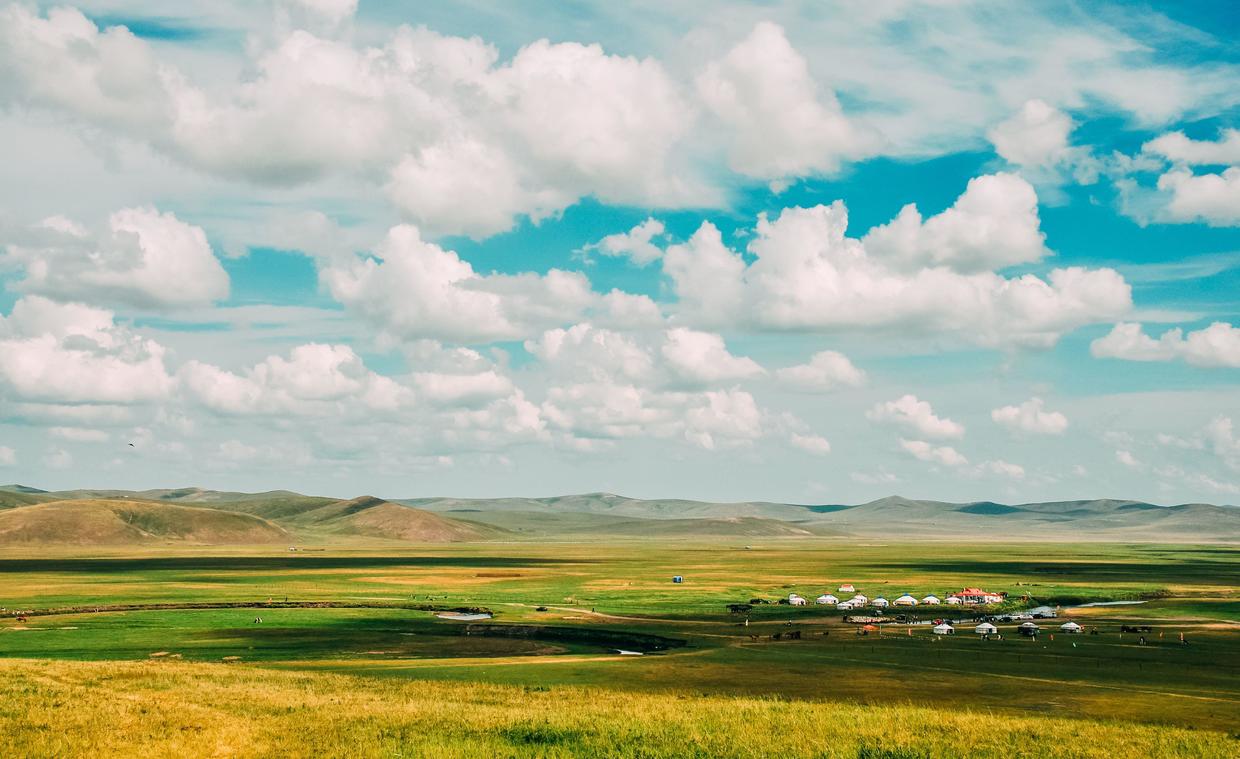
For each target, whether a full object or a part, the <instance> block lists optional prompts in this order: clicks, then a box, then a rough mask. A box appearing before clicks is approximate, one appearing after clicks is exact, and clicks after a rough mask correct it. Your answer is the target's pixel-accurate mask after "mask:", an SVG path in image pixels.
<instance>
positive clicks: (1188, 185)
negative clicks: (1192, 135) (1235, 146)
mask: <svg viewBox="0 0 1240 759" xmlns="http://www.w3.org/2000/svg"><path fill="white" fill-rule="evenodd" d="M1158 189H1159V190H1161V191H1163V192H1164V193H1167V194H1169V196H1170V197H1169V199H1168V201H1167V205H1166V208H1165V211H1164V213H1165V214H1166V216H1167V217H1168V218H1169V219H1171V220H1173V221H1199V220H1200V221H1204V222H1205V223H1207V224H1209V225H1210V226H1214V227H1234V226H1240V166H1232V167H1230V168H1228V169H1226V170H1225V171H1223V173H1221V174H1194V173H1193V172H1192V171H1191V170H1189V169H1186V168H1177V169H1172V170H1171V171H1168V172H1167V173H1166V174H1163V175H1162V176H1161V177H1159V178H1158Z"/></svg>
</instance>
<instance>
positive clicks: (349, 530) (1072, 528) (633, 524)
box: [0, 486, 1240, 543]
mask: <svg viewBox="0 0 1240 759" xmlns="http://www.w3.org/2000/svg"><path fill="white" fill-rule="evenodd" d="M69 499H73V500H89V499H95V500H98V499H128V500H142V501H156V502H160V503H174V504H178V505H187V506H188V505H192V506H198V507H203V508H210V509H217V510H220V511H228V512H236V513H243V514H252V515H254V516H258V517H262V518H263V519H267V520H269V521H272V522H275V523H277V524H279V525H281V526H283V527H285V528H286V529H288V530H290V531H293V532H306V531H308V533H307V534H308V535H310V536H314V535H318V536H323V537H331V536H336V537H342V536H353V537H368V538H382V539H387V540H405V541H419V542H450V541H468V540H488V539H493V538H496V537H502V538H510V537H512V536H513V535H514V534H515V535H521V536H525V537H527V538H532V537H565V538H573V539H586V538H597V539H607V538H612V537H658V536H663V537H668V538H688V537H717V536H736V537H738V538H744V537H790V538H792V537H808V536H812V535H839V536H856V537H865V538H884V539H888V538H893V537H897V536H898V537H900V538H912V537H917V538H934V539H959V538H971V539H980V540H985V539H989V538H991V537H993V536H996V535H1002V536H1004V537H1011V538H1021V539H1032V540H1062V539H1071V540H1074V541H1082V540H1098V541H1125V542H1211V543H1235V542H1240V508H1237V507H1235V506H1216V505H1211V504H1200V503H1192V504H1180V505H1175V506H1165V507H1164V506H1158V505H1155V504H1150V503H1145V502H1141V501H1131V500H1121V499H1097V500H1081V501H1057V502H1047V503H1022V504H1003V503H996V502H993V501H978V502H973V503H948V502H942V501H929V500H917V499H911V498H904V497H901V496H890V497H887V498H881V499H878V500H876V501H871V502H869V503H863V504H857V505H846V504H821V505H804V504H787V503H771V502H765V501H742V502H733V503H711V502H705V501H690V500H682V499H653V500H643V499H637V498H628V497H625V496H621V495H615V494H612V493H585V494H580V495H567V496H554V497H549V498H490V499H467V498H416V499H402V500H397V501H388V500H382V499H378V498H374V497H371V496H363V497H360V498H355V499H351V500H349V501H340V500H338V499H335V498H328V497H323V496H311V495H302V494H300V493H295V492H292V491H288V490H273V491H267V492H262V493H238V492H222V491H213V490H203V489H201V488H176V489H156V490H145V491H119V490H74V491H61V492H54V493H45V492H43V491H39V490H38V489H36V488H29V487H24V486H6V487H3V488H0V509H6V508H14V507H17V506H23V505H30V504H35V503H42V502H47V501H51V500H69Z"/></svg>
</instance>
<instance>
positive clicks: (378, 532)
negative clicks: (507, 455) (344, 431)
mask: <svg viewBox="0 0 1240 759" xmlns="http://www.w3.org/2000/svg"><path fill="white" fill-rule="evenodd" d="M284 522H285V523H286V524H287V525H288V526H289V527H290V528H292V529H297V530H299V531H314V532H322V533H328V534H332V535H357V536H365V537H371V538H383V539H386V540H403V541H411V542H417V543H456V542H466V541H474V540H488V539H491V538H495V537H498V536H500V535H502V534H503V533H504V532H505V531H504V530H503V529H501V528H498V527H495V526H492V525H485V524H478V523H475V522H470V521H465V520H460V519H454V518H452V517H449V516H444V515H442V514H436V513H433V512H430V511H425V510H423V509H416V508H413V507H411V506H405V505H402V504H399V503H393V502H391V501H385V500H383V499H381V498H375V497H374V496H360V497H358V498H352V499H349V500H347V501H334V502H331V503H328V504H326V505H322V506H319V507H318V508H314V509H308V510H304V511H302V512H300V513H299V514H297V515H295V516H291V517H289V518H287V519H286V520H284Z"/></svg>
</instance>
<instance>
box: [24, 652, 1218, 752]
mask: <svg viewBox="0 0 1240 759" xmlns="http://www.w3.org/2000/svg"><path fill="white" fill-rule="evenodd" d="M53 725H54V726H55V729H49V726H53ZM1235 749H1236V740H1235V739H1234V738H1232V737H1229V736H1228V735H1227V734H1226V733H1222V732H1214V731H1209V730H1186V729H1179V728H1168V727H1151V726H1148V725H1136V724H1131V723H1125V722H1114V721H1094V720H1073V719H1062V718H1049V717H1040V716H1011V715H1002V716H1000V715H993V714H988V713H979V712H974V711H969V710H960V709H943V710H938V709H930V708H917V707H910V706H862V705H848V704H837V703H815V702H789V701H782V700H766V699H756V698H725V697H700V696H699V697H686V696H685V695H665V694H642V693H632V692H624V693H621V692H613V691H609V690H601V689H581V688H574V687H552V688H542V687H538V688H530V687H515V686H499V685H484V684H478V683H469V684H452V683H432V682H421V681H405V680H396V679H367V678H359V677H351V676H342V675H325V674H306V673H296V674H294V673H285V672H275V671H267V670H260V669H251V668H247V667H243V666H229V665H223V664H189V663H182V662H175V661H153V662H139V663H86V662H73V663H69V662H47V661H29V660H10V661H4V662H0V752H2V753H3V754H4V755H6V756H66V755H85V754H91V755H97V756H132V755H135V754H137V753H141V754H142V755H143V756H156V757H159V756H169V757H182V756H191V755H194V756H196V755H203V754H208V753H209V754H213V755H229V756H312V755H313V756H385V757H393V756H435V757H473V756H512V757H519V756H564V757H567V756H582V757H605V756H644V757H650V758H651V759H655V758H658V757H684V756H700V757H765V756H786V757H820V758H823V759H827V758H831V757H840V758H847V759H863V758H865V759H870V758H872V759H879V758H883V759H912V758H918V759H919V758H921V757H928V758H929V757H934V758H938V757H959V756H969V757H977V758H979V759H980V758H984V757H1004V758H1005V759H1006V758H1008V757H1056V759H1059V758H1061V757H1113V756H1159V757H1180V756H1183V757H1201V758H1205V759H1209V758H1211V757H1232V756H1235Z"/></svg>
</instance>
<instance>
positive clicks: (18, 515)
mask: <svg viewBox="0 0 1240 759" xmlns="http://www.w3.org/2000/svg"><path fill="white" fill-rule="evenodd" d="M288 538H289V535H288V533H287V532H285V531H284V530H283V529H282V528H280V527H278V526H276V525H274V524H272V523H270V522H268V521H266V520H265V519H260V518H258V517H254V516H250V515H248V514H235V513H229V512H226V511H219V510H216V509H201V508H193V507H189V506H176V505H172V504H164V503H152V502H149V501H136V500H128V499H124V500H106V499H81V500H73V501H52V502H50V503H40V504H35V505H30V506H20V507H17V508H13V509H9V510H7V511H3V512H0V545H18V544H49V543H65V544H72V545H138V544H149V543H168V542H175V543H199V544H213V545H215V544H257V543H273V542H285V541H287V540H288Z"/></svg>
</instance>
